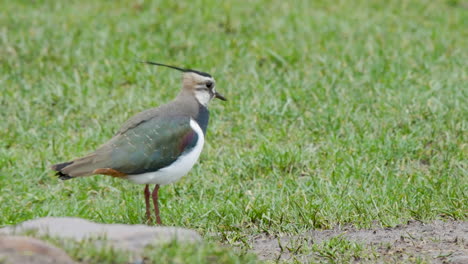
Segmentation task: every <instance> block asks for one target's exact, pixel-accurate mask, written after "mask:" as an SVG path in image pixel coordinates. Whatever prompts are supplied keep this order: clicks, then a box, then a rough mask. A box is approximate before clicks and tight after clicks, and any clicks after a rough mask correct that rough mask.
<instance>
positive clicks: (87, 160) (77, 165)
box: [51, 155, 97, 180]
mask: <svg viewBox="0 0 468 264" xmlns="http://www.w3.org/2000/svg"><path fill="white" fill-rule="evenodd" d="M94 161H95V159H94V155H89V156H86V157H83V158H79V159H76V160H72V161H68V162H63V163H58V164H55V165H52V166H51V169H52V170H54V171H56V173H55V175H56V176H58V177H59V179H61V180H69V179H73V178H76V177H82V176H89V175H93V174H94V173H93V172H94V170H95V169H96V168H97V164H96V163H95V162H94Z"/></svg>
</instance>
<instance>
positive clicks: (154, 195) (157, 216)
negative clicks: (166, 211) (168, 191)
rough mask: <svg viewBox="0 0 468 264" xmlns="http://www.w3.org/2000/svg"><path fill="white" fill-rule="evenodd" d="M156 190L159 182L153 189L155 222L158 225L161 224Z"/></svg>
mask: <svg viewBox="0 0 468 264" xmlns="http://www.w3.org/2000/svg"><path fill="white" fill-rule="evenodd" d="M158 191H159V184H156V186H154V190H153V204H154V213H155V214H156V223H157V224H158V225H162V222H161V217H160V216H159V204H158Z"/></svg>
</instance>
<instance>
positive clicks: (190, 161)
mask: <svg viewBox="0 0 468 264" xmlns="http://www.w3.org/2000/svg"><path fill="white" fill-rule="evenodd" d="M190 126H191V127H192V129H193V130H195V133H197V135H198V141H197V144H196V145H195V147H194V148H193V149H192V150H191V151H190V152H188V153H185V155H183V156H180V157H179V158H178V159H177V160H176V161H174V162H173V163H172V164H171V165H169V166H168V167H165V168H162V169H160V170H158V171H155V172H147V173H142V174H137V175H130V176H128V178H127V179H128V180H129V181H132V182H134V183H138V184H159V185H166V184H169V183H173V182H175V181H178V180H179V179H180V178H182V177H183V176H185V175H187V173H188V172H189V171H190V170H191V169H192V167H193V165H195V162H197V160H198V157H200V153H201V151H202V149H203V144H204V143H205V137H204V135H203V131H202V130H201V128H200V126H199V125H198V124H197V122H195V121H194V120H193V119H190Z"/></svg>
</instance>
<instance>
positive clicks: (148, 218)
mask: <svg viewBox="0 0 468 264" xmlns="http://www.w3.org/2000/svg"><path fill="white" fill-rule="evenodd" d="M150 194H151V193H150V190H149V185H148V184H146V186H145V203H146V222H147V223H148V224H149V223H151V210H150Z"/></svg>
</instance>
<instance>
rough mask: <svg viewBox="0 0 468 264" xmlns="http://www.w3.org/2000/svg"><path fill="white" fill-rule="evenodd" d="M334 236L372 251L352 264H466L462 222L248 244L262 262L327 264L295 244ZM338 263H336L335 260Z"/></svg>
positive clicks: (467, 229)
mask: <svg viewBox="0 0 468 264" xmlns="http://www.w3.org/2000/svg"><path fill="white" fill-rule="evenodd" d="M337 236H339V237H340V238H342V239H345V240H347V241H352V242H357V243H360V244H363V245H365V247H364V248H365V249H364V251H366V252H374V253H369V254H370V255H367V256H366V257H352V258H351V261H352V262H354V263H375V262H377V263H379V262H380V263H381V262H385V263H387V262H388V263H408V262H409V263H412V262H419V261H423V262H428V263H456V264H462V263H463V264H468V222H462V221H446V222H444V221H435V222H432V223H421V222H417V221H412V222H409V223H408V224H407V225H399V226H396V227H394V228H375V229H361V230H357V229H355V228H352V227H341V228H340V227H337V228H335V229H333V230H323V231H310V232H307V233H304V234H302V235H299V236H283V237H274V236H267V235H259V236H256V237H253V238H252V239H251V241H250V242H251V243H252V245H253V251H254V252H255V253H256V254H257V255H258V256H259V257H260V258H261V259H263V260H273V261H277V260H282V261H284V260H292V259H296V260H299V261H300V262H310V261H325V262H327V261H328V260H332V258H328V257H327V256H324V254H317V252H314V250H307V251H305V252H304V253H303V254H301V250H300V249H299V247H298V246H297V245H298V241H302V242H301V243H306V244H307V245H306V246H309V248H312V246H313V245H320V243H322V242H324V241H328V240H330V239H332V238H334V237H337ZM304 241H305V242H304ZM280 244H281V246H280ZM301 247H302V246H301ZM297 252H299V253H297ZM363 253H364V252H363ZM375 253H377V254H375ZM363 255H364V254H363ZM335 261H336V259H335ZM338 262H340V261H339V259H338Z"/></svg>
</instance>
